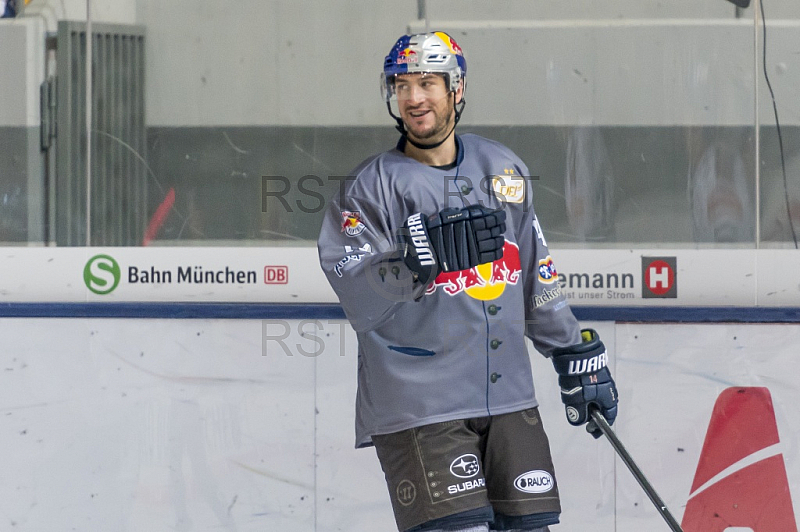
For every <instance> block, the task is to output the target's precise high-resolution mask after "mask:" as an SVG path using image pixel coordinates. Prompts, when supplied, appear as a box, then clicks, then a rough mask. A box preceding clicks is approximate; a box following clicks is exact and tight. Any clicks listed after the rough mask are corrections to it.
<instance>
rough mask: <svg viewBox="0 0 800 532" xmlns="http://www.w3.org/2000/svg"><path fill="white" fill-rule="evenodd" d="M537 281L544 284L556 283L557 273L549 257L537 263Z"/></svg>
mask: <svg viewBox="0 0 800 532" xmlns="http://www.w3.org/2000/svg"><path fill="white" fill-rule="evenodd" d="M539 280H540V281H541V282H543V283H545V284H552V283H554V282H556V281H558V271H556V265H555V264H553V258H552V257H550V255H548V256H546V257H545V258H543V259H542V260H540V261H539Z"/></svg>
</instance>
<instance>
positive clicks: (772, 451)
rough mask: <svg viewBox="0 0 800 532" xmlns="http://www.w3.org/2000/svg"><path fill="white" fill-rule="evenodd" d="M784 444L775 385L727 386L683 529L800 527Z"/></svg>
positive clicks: (782, 531) (765, 531)
mask: <svg viewBox="0 0 800 532" xmlns="http://www.w3.org/2000/svg"><path fill="white" fill-rule="evenodd" d="M779 443H780V439H779V437H778V425H777V423H776V422H775V411H774V409H773V407H772V397H770V394H769V390H767V389H766V388H728V389H726V390H724V391H723V392H722V393H721V394H720V396H719V397H718V398H717V402H716V404H715V405H714V411H713V413H712V414H711V421H710V422H709V424H708V432H707V433H706V441H705V443H703V450H702V452H701V453H700V461H699V463H698V465H697V472H696V473H695V476H694V482H693V483H692V490H691V494H690V495H689V502H688V503H687V505H686V511H685V512H684V514H683V522H682V523H681V526H682V528H683V530H684V531H685V532H722V531H724V530H727V529H728V528H733V527H744V528H747V527H749V528H750V529H752V530H753V532H797V522H796V521H795V518H794V510H793V509H792V497H791V494H790V493H789V481H788V479H787V477H786V467H785V466H784V462H783V455H782V454H781V452H780V449H779V448H778V444H779Z"/></svg>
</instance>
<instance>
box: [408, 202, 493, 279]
mask: <svg viewBox="0 0 800 532" xmlns="http://www.w3.org/2000/svg"><path fill="white" fill-rule="evenodd" d="M505 222H506V212H505V211H504V210H502V209H498V210H493V209H488V208H486V207H483V206H481V205H471V206H469V207H464V208H463V209H454V208H448V209H443V210H441V211H440V212H439V213H437V214H435V215H433V216H431V217H430V218H428V217H426V216H423V215H422V214H421V213H416V214H412V215H411V216H409V217H408V219H407V220H406V223H405V224H404V225H403V230H402V231H401V233H400V237H401V244H402V245H403V248H404V253H403V260H404V261H405V263H406V265H407V266H408V268H409V269H410V270H411V271H413V272H414V273H415V274H416V275H417V277H418V279H420V280H421V281H423V282H425V283H426V284H428V283H431V282H433V280H434V279H435V278H436V275H437V274H438V273H439V272H455V271H461V270H468V269H470V268H474V267H475V266H478V265H479V264H485V263H487V262H492V261H495V260H498V259H500V258H502V256H503V244H505V237H504V236H503V233H505V231H506V223H505Z"/></svg>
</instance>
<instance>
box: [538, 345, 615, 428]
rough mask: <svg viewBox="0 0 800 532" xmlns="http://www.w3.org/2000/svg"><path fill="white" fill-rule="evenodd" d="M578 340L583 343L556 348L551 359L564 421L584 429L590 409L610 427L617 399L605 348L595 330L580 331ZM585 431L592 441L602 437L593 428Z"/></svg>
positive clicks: (588, 418)
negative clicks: (564, 414) (597, 413)
mask: <svg viewBox="0 0 800 532" xmlns="http://www.w3.org/2000/svg"><path fill="white" fill-rule="evenodd" d="M581 338H582V339H583V342H581V343H579V344H576V345H571V346H568V347H560V348H557V349H555V350H554V351H553V356H552V360H553V366H555V369H556V373H558V384H559V386H560V387H561V401H562V402H563V403H564V407H565V409H566V412H567V421H569V422H570V424H572V425H575V426H580V425H583V424H584V423H586V422H588V421H589V420H590V409H591V408H596V409H597V410H599V411H600V413H601V414H603V417H605V418H606V420H608V424H609V425H611V424H613V423H614V419H616V417H617V402H618V395H617V386H616V384H615V383H614V379H613V378H612V377H611V372H610V371H609V370H608V354H607V353H606V347H605V346H604V345H603V342H601V341H600V336H598V334H597V332H596V331H595V330H594V329H584V330H582V331H581ZM591 427H594V430H591ZM587 428H588V429H589V433H590V434H591V435H592V436H594V437H595V438H599V437H600V436H602V435H603V433H602V431H601V430H600V429H598V428H597V427H596V426H594V425H592V426H590V427H587Z"/></svg>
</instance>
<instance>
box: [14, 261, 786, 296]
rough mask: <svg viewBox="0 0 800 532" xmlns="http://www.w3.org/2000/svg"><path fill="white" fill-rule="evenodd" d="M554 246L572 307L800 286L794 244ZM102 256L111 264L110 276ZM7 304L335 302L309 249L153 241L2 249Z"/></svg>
mask: <svg viewBox="0 0 800 532" xmlns="http://www.w3.org/2000/svg"><path fill="white" fill-rule="evenodd" d="M551 251H552V254H553V258H554V261H555V265H556V267H557V269H558V272H559V275H560V286H561V289H562V291H563V292H564V293H565V294H566V295H567V297H568V298H569V300H570V303H571V304H573V305H593V306H643V307H644V306H742V307H753V306H764V307H797V306H800V285H798V284H797V282H796V280H795V277H794V276H792V275H789V274H787V272H794V271H797V269H798V268H800V255H798V253H797V251H796V250H752V249H751V250H747V249H741V250H731V249H702V250H689V249H671V250H670V249H650V250H648V249H591V250H588V249H586V250H581V249H563V250H557V249H556V250H551ZM342 254H343V256H344V255H345V251H344V250H342ZM98 256H105V257H107V258H105V259H102V258H101V259H98ZM108 257H110V258H111V259H112V260H113V264H115V265H116V271H117V276H116V282H115V277H114V276H113V274H112V272H111V271H110V270H109V269H108V268H109V266H108V264H111V262H108ZM656 259H664V260H666V261H672V262H673V263H674V283H673V287H674V290H673V293H666V294H662V295H661V296H658V295H654V294H653V293H652V292H650V291H649V290H648V289H647V287H646V286H645V285H646V283H647V281H646V278H645V271H646V270H647V269H648V266H647V265H648V264H649V263H650V262H651V261H653V260H656ZM98 260H101V261H107V262H106V264H105V265H103V264H100V263H99V262H97V261H98ZM87 270H88V271H89V273H90V275H89V276H88V277H87V275H86V272H87ZM654 282H656V281H654ZM6 302H8V303H14V302H21V303H30V302H44V303H55V302H89V303H100V302H103V303H113V302H243V303H338V300H337V298H336V294H335V293H334V292H333V290H332V289H331V287H330V285H329V284H328V282H327V279H326V278H325V275H324V273H323V271H322V269H321V268H320V265H319V259H318V257H317V251H316V248H313V247H297V248H292V247H283V248H276V247H264V248H254V247H249V248H211V247H202V248H162V247H153V248H4V249H3V252H2V253H0V303H6Z"/></svg>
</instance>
